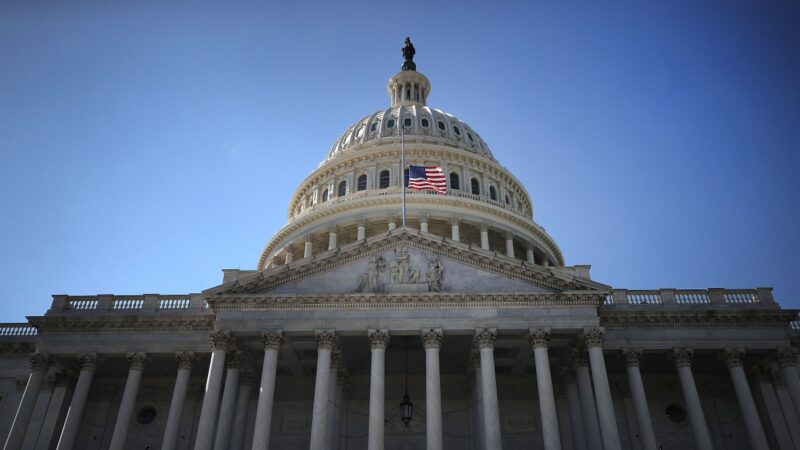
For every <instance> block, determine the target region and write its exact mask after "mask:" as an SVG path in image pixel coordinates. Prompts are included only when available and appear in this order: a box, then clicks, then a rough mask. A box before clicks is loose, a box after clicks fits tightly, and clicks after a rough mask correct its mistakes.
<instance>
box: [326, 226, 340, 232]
mask: <svg viewBox="0 0 800 450" xmlns="http://www.w3.org/2000/svg"><path fill="white" fill-rule="evenodd" d="M327 229H328V233H331V234H336V233H338V232H339V227H338V226H337V225H336V224H335V223H334V224H331V225H328V227H327Z"/></svg>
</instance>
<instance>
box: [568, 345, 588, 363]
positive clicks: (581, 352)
mask: <svg viewBox="0 0 800 450" xmlns="http://www.w3.org/2000/svg"><path fill="white" fill-rule="evenodd" d="M570 352H571V355H570V356H571V357H572V363H573V364H574V365H575V367H589V355H588V354H587V353H586V349H585V348H582V347H572V348H571V349H570Z"/></svg>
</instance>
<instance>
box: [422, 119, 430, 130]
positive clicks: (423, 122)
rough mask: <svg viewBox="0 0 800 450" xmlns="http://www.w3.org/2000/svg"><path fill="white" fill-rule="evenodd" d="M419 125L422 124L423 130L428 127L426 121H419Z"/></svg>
mask: <svg viewBox="0 0 800 450" xmlns="http://www.w3.org/2000/svg"><path fill="white" fill-rule="evenodd" d="M420 123H421V124H422V127H423V128H428V125H430V122H428V119H422V120H420Z"/></svg>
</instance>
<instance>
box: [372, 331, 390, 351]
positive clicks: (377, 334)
mask: <svg viewBox="0 0 800 450" xmlns="http://www.w3.org/2000/svg"><path fill="white" fill-rule="evenodd" d="M367 339H368V340H369V348H370V350H378V349H381V350H385V349H386V347H387V346H388V345H389V330H387V329H381V330H374V329H370V330H367Z"/></svg>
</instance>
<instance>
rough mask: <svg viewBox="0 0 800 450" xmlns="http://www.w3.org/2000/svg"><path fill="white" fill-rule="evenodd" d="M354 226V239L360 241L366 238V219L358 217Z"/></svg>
mask: <svg viewBox="0 0 800 450" xmlns="http://www.w3.org/2000/svg"><path fill="white" fill-rule="evenodd" d="M357 225H358V228H356V240H357V241H358V242H361V241H363V240H365V239H366V238H367V219H358V223H357Z"/></svg>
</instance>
